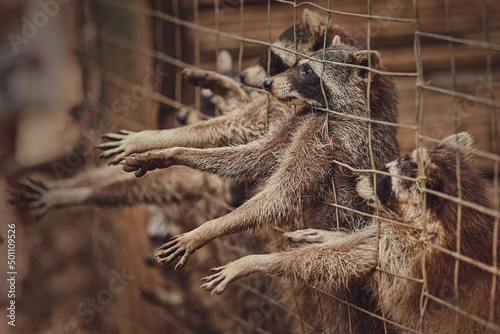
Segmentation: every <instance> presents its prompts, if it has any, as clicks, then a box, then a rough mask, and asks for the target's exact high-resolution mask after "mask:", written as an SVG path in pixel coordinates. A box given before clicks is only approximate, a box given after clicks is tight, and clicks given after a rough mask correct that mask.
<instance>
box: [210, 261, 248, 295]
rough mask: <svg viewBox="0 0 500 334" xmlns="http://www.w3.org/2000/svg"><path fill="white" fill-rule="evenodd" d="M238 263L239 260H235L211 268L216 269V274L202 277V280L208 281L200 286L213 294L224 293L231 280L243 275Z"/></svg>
mask: <svg viewBox="0 0 500 334" xmlns="http://www.w3.org/2000/svg"><path fill="white" fill-rule="evenodd" d="M237 263H238V261H235V262H231V263H229V264H227V265H225V266H222V267H218V268H213V269H210V271H214V272H215V274H213V275H211V276H207V277H204V278H202V279H201V280H202V281H206V283H204V284H203V285H202V286H201V287H200V288H201V289H205V290H207V291H211V293H212V295H213V294H217V295H220V294H221V293H223V292H224V291H225V290H226V289H227V287H228V285H229V284H230V283H231V282H233V281H235V280H237V279H238V278H241V277H242V275H241V274H240V273H241V270H240V269H239V266H238V265H237Z"/></svg>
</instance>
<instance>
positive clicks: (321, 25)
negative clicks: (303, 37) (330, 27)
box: [302, 8, 326, 43]
mask: <svg viewBox="0 0 500 334" xmlns="http://www.w3.org/2000/svg"><path fill="white" fill-rule="evenodd" d="M302 25H303V26H304V28H305V29H306V30H307V31H308V32H309V34H310V35H311V36H313V37H320V36H322V35H324V34H325V27H326V17H325V16H323V15H321V14H319V13H317V12H313V11H311V10H309V9H307V8H306V9H304V12H303V13H302ZM312 43H314V42H312Z"/></svg>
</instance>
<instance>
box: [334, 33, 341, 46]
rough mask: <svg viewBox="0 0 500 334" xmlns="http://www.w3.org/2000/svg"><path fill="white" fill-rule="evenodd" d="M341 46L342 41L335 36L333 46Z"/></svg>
mask: <svg viewBox="0 0 500 334" xmlns="http://www.w3.org/2000/svg"><path fill="white" fill-rule="evenodd" d="M340 44H342V42H341V41H340V36H339V35H335V37H334V38H333V41H332V46H339V45H340Z"/></svg>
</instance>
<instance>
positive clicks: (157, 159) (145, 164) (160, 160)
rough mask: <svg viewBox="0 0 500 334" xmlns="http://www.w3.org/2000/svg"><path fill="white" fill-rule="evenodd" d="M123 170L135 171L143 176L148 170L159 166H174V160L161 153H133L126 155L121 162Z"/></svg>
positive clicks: (139, 175)
mask: <svg viewBox="0 0 500 334" xmlns="http://www.w3.org/2000/svg"><path fill="white" fill-rule="evenodd" d="M121 164H122V165H123V170H124V171H126V172H135V173H134V174H135V176H137V177H141V176H143V175H145V174H146V173H147V172H149V171H152V170H155V169H157V168H168V167H170V166H172V161H171V160H170V159H169V158H167V157H165V155H164V154H161V153H144V154H132V155H131V156H128V157H125V158H124V159H123V161H122V162H121Z"/></svg>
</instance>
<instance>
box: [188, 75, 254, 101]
mask: <svg viewBox="0 0 500 334" xmlns="http://www.w3.org/2000/svg"><path fill="white" fill-rule="evenodd" d="M182 76H183V77H184V79H187V80H189V81H190V82H191V83H192V84H193V85H195V86H198V87H202V88H209V89H210V90H211V91H212V92H213V93H214V94H217V95H220V96H222V97H224V98H229V97H236V98H237V99H238V100H240V101H246V100H247V99H248V94H247V93H246V92H245V91H244V90H243V88H241V87H240V85H239V84H238V82H236V81H234V80H233V79H232V78H230V77H228V76H226V75H222V74H219V73H216V72H212V71H205V70H198V69H193V68H185V69H184V70H182Z"/></svg>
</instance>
